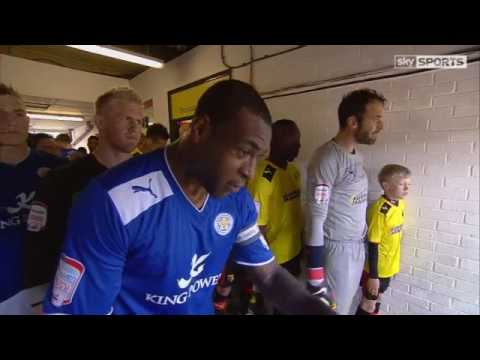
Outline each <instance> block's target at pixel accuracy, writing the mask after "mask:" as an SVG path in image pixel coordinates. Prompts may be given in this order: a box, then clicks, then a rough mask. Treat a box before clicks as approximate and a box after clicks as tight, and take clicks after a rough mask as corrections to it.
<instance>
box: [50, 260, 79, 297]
mask: <svg viewBox="0 0 480 360" xmlns="http://www.w3.org/2000/svg"><path fill="white" fill-rule="evenodd" d="M84 272H85V266H84V265H83V264H82V263H81V262H80V261H78V260H76V259H74V258H71V257H68V256H67V255H65V254H62V255H61V257H60V262H59V264H58V269H57V273H56V274H55V280H54V282H53V289H52V304H53V305H54V306H63V305H68V304H70V303H71V302H72V299H73V295H75V291H76V290H77V287H78V284H79V283H80V280H81V279H82V276H83V274H84Z"/></svg>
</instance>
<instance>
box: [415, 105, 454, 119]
mask: <svg viewBox="0 0 480 360" xmlns="http://www.w3.org/2000/svg"><path fill="white" fill-rule="evenodd" d="M452 114H453V108H451V107H447V106H444V107H438V108H432V109H422V110H412V111H410V120H411V121H413V122H415V121H420V122H424V121H428V120H433V119H449V118H451V117H452Z"/></svg>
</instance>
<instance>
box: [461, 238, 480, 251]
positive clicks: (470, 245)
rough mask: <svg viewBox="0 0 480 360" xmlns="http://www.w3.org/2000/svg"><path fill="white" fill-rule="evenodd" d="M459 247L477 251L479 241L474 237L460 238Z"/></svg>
mask: <svg viewBox="0 0 480 360" xmlns="http://www.w3.org/2000/svg"><path fill="white" fill-rule="evenodd" d="M460 246H461V247H463V248H466V249H478V248H479V239H478V237H475V236H462V240H461V241H460Z"/></svg>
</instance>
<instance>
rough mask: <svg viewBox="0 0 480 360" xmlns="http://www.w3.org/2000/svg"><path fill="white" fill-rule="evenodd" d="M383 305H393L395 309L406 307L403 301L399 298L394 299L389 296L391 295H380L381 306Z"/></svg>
mask: <svg viewBox="0 0 480 360" xmlns="http://www.w3.org/2000/svg"><path fill="white" fill-rule="evenodd" d="M383 304H389V305H393V306H396V307H402V306H404V305H406V304H407V303H406V302H405V301H404V300H403V299H399V298H396V297H394V296H391V295H387V294H383V295H382V305H383Z"/></svg>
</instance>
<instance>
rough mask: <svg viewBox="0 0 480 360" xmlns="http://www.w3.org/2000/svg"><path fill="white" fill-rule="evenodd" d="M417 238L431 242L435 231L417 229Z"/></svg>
mask: <svg viewBox="0 0 480 360" xmlns="http://www.w3.org/2000/svg"><path fill="white" fill-rule="evenodd" d="M417 238H418V239H419V240H427V241H429V242H431V241H432V240H433V239H434V238H435V231H433V230H426V229H418V233H417Z"/></svg>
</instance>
